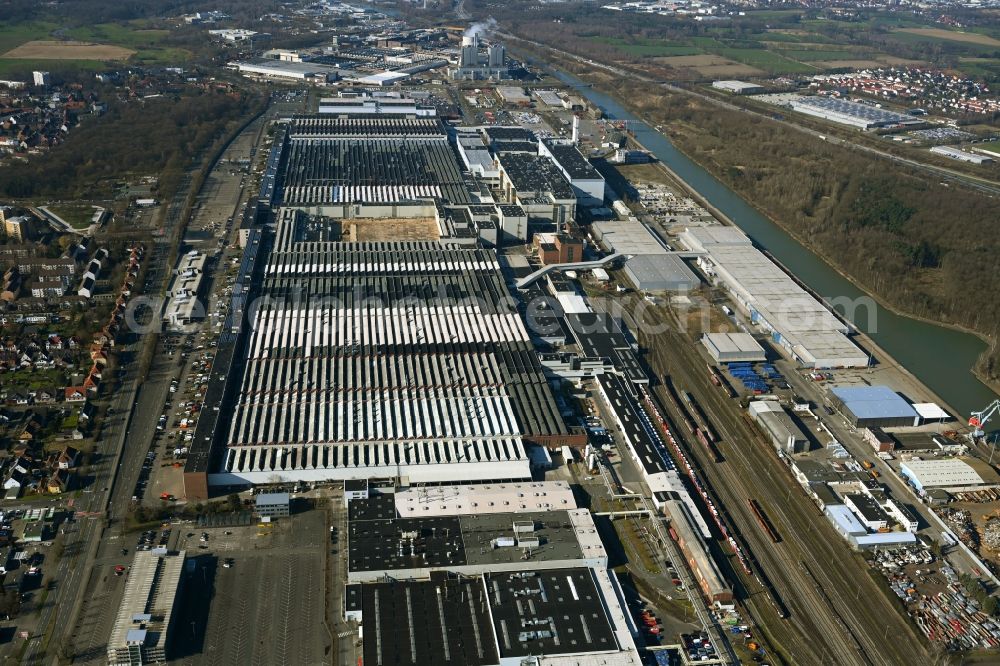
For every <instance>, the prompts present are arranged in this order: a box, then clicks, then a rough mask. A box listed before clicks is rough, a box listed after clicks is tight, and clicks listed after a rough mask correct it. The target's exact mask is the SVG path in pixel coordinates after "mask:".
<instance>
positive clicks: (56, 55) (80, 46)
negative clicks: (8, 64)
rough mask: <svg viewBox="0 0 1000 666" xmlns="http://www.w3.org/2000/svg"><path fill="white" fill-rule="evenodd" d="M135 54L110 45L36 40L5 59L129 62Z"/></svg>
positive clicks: (6, 54)
mask: <svg viewBox="0 0 1000 666" xmlns="http://www.w3.org/2000/svg"><path fill="white" fill-rule="evenodd" d="M134 54H135V51H133V50H132V49H127V48H124V47H122V46H111V45H108V44H91V43H88V42H68V41H67V42H62V41H52V40H35V41H31V42H25V43H24V44H21V45H20V46H18V47H16V48H13V49H11V50H10V51H7V53H5V54H3V57H4V58H16V59H23V60H128V59H129V58H130V57H131V56H132V55H134Z"/></svg>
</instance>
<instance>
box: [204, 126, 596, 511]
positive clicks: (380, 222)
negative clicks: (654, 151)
mask: <svg viewBox="0 0 1000 666" xmlns="http://www.w3.org/2000/svg"><path fill="white" fill-rule="evenodd" d="M498 136H499V135H498ZM273 150H274V151H277V153H272V155H271V156H269V159H268V174H265V175H266V176H267V177H268V178H269V182H273V183H274V185H273V193H272V196H271V197H270V199H269V201H270V202H271V205H272V206H273V209H274V210H275V213H274V215H273V218H272V217H268V224H266V225H265V226H263V227H261V228H259V229H254V230H252V234H250V235H249V236H248V238H249V237H251V236H252V241H251V242H249V243H248V244H247V248H246V250H245V256H244V261H243V262H242V264H241V268H240V274H239V276H238V278H237V281H236V285H235V288H234V292H233V304H232V307H231V310H230V316H229V319H228V320H227V322H226V324H225V326H224V333H223V334H222V336H221V337H220V340H219V344H218V353H217V357H216V362H215V367H213V379H215V380H216V381H213V382H211V383H210V384H209V388H208V393H207V395H206V397H205V402H206V404H218V405H219V411H214V410H213V411H208V410H203V413H202V415H201V418H200V420H199V422H198V427H197V431H196V433H195V442H194V445H193V446H192V447H191V451H190V454H189V458H188V461H187V464H186V467H185V494H186V496H187V497H188V498H189V499H192V498H202V497H206V496H207V495H208V494H209V490H208V488H209V486H213V487H215V488H217V489H218V490H217V492H222V491H224V490H225V489H226V488H231V489H235V488H242V487H246V486H248V485H258V484H270V483H287V482H296V481H332V480H347V479H366V478H375V477H377V478H390V477H391V478H403V479H406V480H407V481H408V482H409V483H414V484H428V483H442V482H457V481H465V482H469V481H489V480H512V479H513V480H516V479H523V480H527V479H530V478H531V465H532V458H531V456H530V455H529V452H528V448H529V447H530V446H533V445H543V446H544V445H548V446H561V445H564V444H568V443H580V444H582V441H581V438H583V437H585V434H583V433H582V431H580V432H577V431H571V430H570V428H568V427H567V425H566V424H565V422H564V421H563V419H562V416H561V414H560V408H559V406H558V405H557V403H556V400H555V397H554V396H553V394H552V392H551V389H550V388H549V386H548V383H547V381H546V379H545V376H544V374H543V371H542V366H541V364H540V362H539V360H538V356H537V354H536V353H535V349H534V346H533V343H532V341H531V338H530V336H529V334H528V332H527V330H526V328H525V323H524V320H523V319H522V316H521V315H520V314H519V313H518V311H517V309H516V305H515V304H514V302H513V301H512V300H511V299H510V293H509V291H508V287H507V285H506V283H505V278H504V275H503V273H502V272H501V268H500V264H499V262H498V258H497V254H496V252H495V251H494V250H491V249H486V248H484V247H483V246H484V245H485V246H489V245H494V244H496V243H497V242H498V235H497V234H498V221H499V220H500V216H499V215H498V210H499V209H498V207H497V206H496V205H488V204H487V202H484V201H483V199H482V197H481V189H480V188H479V186H478V182H477V181H476V180H475V178H474V177H473V175H472V174H471V173H469V172H468V171H465V170H463V168H462V162H461V159H460V157H459V153H458V150H457V148H456V146H455V144H454V143H453V141H452V140H450V137H449V134H448V132H447V131H446V130H445V128H444V125H443V124H442V123H441V121H440V119H438V118H435V117H414V116H402V115H400V116H393V115H387V114H380V115H366V114H358V115H343V116H337V115H314V116H298V117H295V118H293V120H292V122H291V124H290V126H289V129H288V132H287V135H285V136H282V137H281V138H280V139H279V141H278V143H277V144H276V146H275V148H274V149H273ZM516 155H520V154H516ZM272 157H273V158H274V159H271V158H272ZM534 158H535V159H538V160H543V161H544V164H546V165H548V166H547V169H548V170H547V171H546V174H547V175H546V176H545V177H544V178H543V180H544V181H546V182H547V183H549V184H551V181H552V180H555V181H558V187H557V188H556V189H557V191H558V193H559V195H560V196H561V195H563V194H565V196H566V197H567V201H566V203H567V205H568V207H569V210H568V211H567V213H566V215H568V216H570V217H571V216H572V214H573V213H572V210H573V206H575V201H576V198H575V195H574V193H573V189H572V188H571V187H570V185H569V184H568V183H567V182H566V180H565V178H564V177H563V176H562V174H561V172H560V171H559V170H558V168H557V167H556V166H555V164H554V163H553V162H552V161H551V160H550V159H548V158H543V157H540V156H538V155H537V154H536V155H535V156H534ZM501 164H502V163H501ZM272 171H273V173H271V172H272ZM535 175H537V172H536V173H535V174H529V173H528V172H526V171H525V172H522V173H520V174H519V177H522V178H524V179H528V180H530V179H532V178H533V177H534V176H535ZM549 176H551V179H550V178H549ZM558 188H562V189H558ZM550 193H551V192H550ZM554 206H556V207H558V203H557V202H554V201H552V200H550V201H549V203H548V209H549V211H552V210H553V207H554ZM508 208H509V207H508ZM485 234H491V237H490V239H489V240H488V241H487V239H486V238H485V236H484V235H485ZM480 241H484V242H482V243H481V242H480ZM251 302H252V303H255V304H257V305H256V306H255V307H254V308H253V310H252V313H253V316H254V319H253V321H252V322H249V323H250V324H251V325H250V326H243V322H242V321H241V317H242V316H243V313H244V312H249V311H250V310H249V309H248V307H247V304H248V303H251ZM220 377H223V378H224V379H220ZM220 414H224V415H225V418H222V417H220Z"/></svg>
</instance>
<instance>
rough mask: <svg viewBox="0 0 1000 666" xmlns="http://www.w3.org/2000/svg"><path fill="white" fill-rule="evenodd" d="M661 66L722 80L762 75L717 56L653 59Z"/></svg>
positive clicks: (746, 66)
mask: <svg viewBox="0 0 1000 666" xmlns="http://www.w3.org/2000/svg"><path fill="white" fill-rule="evenodd" d="M653 60H654V61H655V62H657V63H658V64H661V65H669V66H670V67H674V68H685V67H686V68H690V69H694V70H695V71H696V72H698V73H699V74H701V75H702V76H709V77H716V78H723V77H726V76H751V75H755V74H763V72H762V71H761V70H759V69H757V68H756V67H751V66H750V65H744V64H742V63H738V62H736V61H734V60H730V59H728V58H723V57H722V56H718V55H711V54H708V55H692V56H668V57H664V58H653Z"/></svg>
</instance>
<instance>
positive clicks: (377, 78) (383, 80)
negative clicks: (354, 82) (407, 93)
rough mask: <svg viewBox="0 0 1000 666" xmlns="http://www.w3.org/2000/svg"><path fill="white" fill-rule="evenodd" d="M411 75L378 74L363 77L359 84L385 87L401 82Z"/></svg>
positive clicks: (403, 73) (396, 73) (398, 73)
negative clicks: (388, 84)
mask: <svg viewBox="0 0 1000 666" xmlns="http://www.w3.org/2000/svg"><path fill="white" fill-rule="evenodd" d="M409 76H410V75H409V74H406V73H405V72H378V73H377V74H369V75H368V76H362V77H360V78H359V79H358V83H367V84H370V85H376V86H384V85H386V84H387V83H393V82H395V81H399V80H400V79H405V78H408V77H409Z"/></svg>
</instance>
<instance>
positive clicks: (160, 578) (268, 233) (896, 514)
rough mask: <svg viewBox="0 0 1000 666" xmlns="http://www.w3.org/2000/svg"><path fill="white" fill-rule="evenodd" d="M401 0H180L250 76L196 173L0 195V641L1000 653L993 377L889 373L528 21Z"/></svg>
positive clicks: (657, 658)
mask: <svg viewBox="0 0 1000 666" xmlns="http://www.w3.org/2000/svg"><path fill="white" fill-rule="evenodd" d="M401 4H403V5H407V6H406V7H403V8H402V10H401V11H402V12H403V13H401V14H399V15H397V13H396V12H395V10H393V11H388V10H386V13H380V12H379V11H376V10H375V9H371V8H367V7H365V8H362V7H355V6H352V5H348V4H341V3H327V2H324V3H316V4H311V5H309V6H308V7H306V6H304V5H303V7H301V8H296V9H293V8H292V5H288V6H284V5H283V7H284V10H283V11H287V12H288V13H287V15H282V16H281V20H282V21H285V22H286V23H287V25H289V26H299V27H300V28H301V26H317V25H318V26H322V31H321V34H322V35H323V40H322V43H319V44H317V43H315V41H310V42H309V43H308V44H307V45H305V46H294V45H288V46H286V45H285V44H286V43H287V44H292V40H289V41H288V42H285V41H282V42H280V43H279V40H280V38H281V37H282V35H281V34H280V33H276V34H273V35H272V34H264V33H262V32H256V31H255V30H252V29H249V27H248V26H252V24H250V23H247V22H245V21H239V20H234V19H233V18H232V17H229V16H227V15H226V14H223V13H221V12H220V11H217V10H216V9H214V8H212V9H211V10H209V9H206V10H205V11H203V12H198V13H196V14H189V15H186V16H183V17H179V18H175V19H173V20H175V21H176V22H177V24H178V26H183V27H184V29H191V30H194V29H199V30H200V29H202V28H205V30H204V34H205V35H206V36H207V37H210V38H211V39H213V40H215V42H216V43H217V44H218V45H219V48H220V49H222V52H224V53H225V55H226V57H225V58H220V60H221V61H224V65H223V66H220V67H218V68H217V70H216V71H215V75H217V76H218V77H219V78H218V80H216V79H215V78H214V76H213V77H212V78H211V79H206V80H205V82H204V86H203V88H204V89H206V90H207V89H213V88H216V87H219V86H222V87H226V92H225V94H226V95H230V96H234V95H236V94H237V93H236V92H234V91H237V90H249V91H253V92H254V94H257V95H259V96H260V98H261V100H262V102H261V104H260V107H259V108H258V109H256V110H255V111H254V112H253V113H251V114H248V115H246V117H244V118H243V119H242V120H241V122H240V123H235V124H234V125H233V126H232V127H229V128H228V129H227V132H229V133H228V134H227V135H226V136H225V137H224V139H220V140H219V142H218V144H217V145H216V146H215V147H214V148H213V149H212V150H214V153H212V154H211V156H210V157H211V159H209V160H208V161H206V162H205V165H204V167H203V170H202V171H198V170H197V168H201V167H197V165H195V166H190V167H186V168H188V169H192V171H191V172H190V173H187V175H186V176H184V178H183V179H182V180H181V181H180V182H181V183H182V184H181V186H179V187H180V189H177V190H176V192H175V193H173V194H170V195H169V197H168V198H166V199H165V200H163V201H161V200H159V199H158V198H157V196H159V195H158V193H157V192H158V190H156V189H155V188H156V187H157V185H156V179H155V177H151V176H150V177H146V180H145V181H142V180H137V181H136V182H128V183H124V184H122V185H120V186H119V185H117V184H116V188H118V189H119V190H120V191H121V192H122V193H123V194H122V195H121V196H122V197H124V201H125V203H124V204H123V208H122V210H121V211H119V210H118V209H117V208H115V205H117V204H112V203H108V204H107V205H108V207H109V209H114V210H115V213H114V214H112V213H110V212H108V211H106V210H105V208H104V207H101V206H95V207H94V208H93V209H88V210H86V213H87V214H86V216H85V217H86V220H84V222H86V226H85V229H86V230H83V231H81V230H80V229H79V228H76V229H75V227H80V226H81V224H80V223H78V224H76V225H74V224H71V223H70V222H69V221H67V220H66V219H64V218H67V217H73V216H72V215H70V213H69V212H67V211H69V210H70V209H69V208H67V207H66V205H65V204H52V203H50V204H48V205H41V204H35V203H32V204H30V205H29V204H27V203H23V202H12V204H11V205H10V206H6V207H4V208H0V220H2V221H3V223H4V230H5V239H6V243H5V244H4V245H3V246H0V257H2V258H3V259H4V260H5V261H6V260H8V259H10V260H11V261H12V266H13V267H12V268H11V269H10V270H7V272H6V273H5V274H4V280H5V283H4V285H3V290H4V291H3V292H2V294H0V299H2V301H3V302H4V304H5V306H9V307H6V309H4V310H3V312H2V313H0V316H2V317H3V319H2V324H3V326H4V327H5V328H4V329H3V336H4V337H3V338H2V340H0V346H2V348H0V362H2V364H3V365H2V366H0V371H2V372H0V380H2V383H3V398H4V400H5V402H6V405H7V407H6V408H4V410H3V411H0V428H2V430H0V433H2V434H3V436H4V437H5V438H11V439H12V446H11V449H10V452H9V454H8V455H7V456H5V457H4V458H3V460H2V467H0V469H2V478H3V480H4V493H5V495H4V498H3V501H2V503H0V524H2V527H0V545H2V546H3V548H4V555H3V557H0V574H2V575H3V576H4V584H5V585H4V593H3V595H0V603H2V604H3V609H2V610H3V613H2V617H3V621H2V622H0V636H4V639H3V640H2V641H0V650H3V652H2V654H3V655H4V657H5V658H6V660H7V662H9V663H24V664H35V663H53V662H54V663H88V664H89V663H94V664H98V663H107V664H114V665H123V666H124V665H129V666H132V665H138V664H160V663H170V664H233V665H234V666H242V665H245V664H344V665H347V664H350V665H353V664H359V665H360V664H365V665H368V664H371V665H382V664H386V665H388V664H393V665H396V666H427V665H431V664H453V665H455V666H602V665H603V666H625V665H634V666H640V665H643V664H663V665H680V664H694V663H697V664H727V665H732V666H736V665H737V664H752V663H766V664H821V663H834V664H848V665H854V664H858V665H862V666H863V665H886V666H891V665H898V664H931V663H952V661H950V660H955V661H954V663H959V661H960V660H962V659H965V658H970V659H971V660H972V661H970V662H969V663H989V662H990V660H991V659H992V660H995V659H996V658H997V654H1000V652H998V650H1000V616H998V604H997V601H996V596H995V595H996V594H997V592H998V590H1000V579H998V577H997V572H998V571H1000V474H998V471H997V467H996V466H995V465H994V463H995V462H997V463H1000V460H998V461H994V460H993V446H994V445H995V438H994V433H993V432H992V430H993V429H994V428H995V427H996V424H997V423H998V422H1000V416H998V415H1000V399H998V400H994V401H993V402H992V403H991V404H978V403H977V404H976V405H974V410H969V408H968V405H965V404H962V405H961V406H959V407H956V406H955V405H954V404H951V403H950V402H949V398H948V397H947V396H942V395H940V394H938V393H937V392H936V391H935V390H934V389H932V388H931V387H929V386H928V385H926V384H925V383H923V382H922V381H921V380H920V379H918V378H917V377H916V376H915V375H914V374H911V372H909V371H908V369H907V368H906V360H905V359H895V358H892V357H890V355H889V354H888V353H887V352H886V351H884V350H883V349H882V348H881V347H880V346H879V344H878V342H877V341H876V340H875V339H874V337H873V336H871V335H870V333H871V332H872V331H871V330H870V329H869V328H865V327H864V326H863V325H862V324H861V323H860V320H859V319H858V317H857V312H854V311H851V309H850V307H845V306H844V304H843V303H842V302H836V299H835V298H833V297H832V295H831V294H827V293H820V291H819V290H818V289H817V288H816V287H815V286H813V285H811V284H810V283H809V282H808V281H806V280H804V279H803V278H801V277H800V276H798V275H796V273H795V272H794V269H793V268H790V267H789V266H786V265H785V264H784V263H782V262H781V261H780V259H779V257H778V256H777V255H776V253H775V251H774V250H773V249H772V248H769V247H766V246H764V245H762V244H761V243H760V242H758V240H757V239H756V238H755V232H754V230H753V229H752V228H751V227H749V226H748V227H747V228H743V227H742V226H741V220H740V219H731V218H730V217H729V216H728V215H727V214H726V213H724V212H723V211H722V210H720V208H718V207H717V206H716V205H715V204H714V203H713V202H712V201H711V200H709V199H707V198H705V197H704V196H703V195H702V194H701V193H699V192H698V191H696V189H695V188H694V187H692V185H691V184H690V183H688V182H686V181H685V180H684V179H683V178H682V177H681V176H680V175H678V173H676V172H675V171H674V170H673V169H672V168H671V165H670V164H668V163H664V162H666V157H665V155H666V153H663V154H660V153H659V151H658V150H657V147H656V146H657V144H655V142H651V141H649V140H648V139H649V136H650V135H652V134H654V133H655V132H654V130H653V128H650V127H646V126H643V127H639V123H638V121H634V120H631V119H626V118H615V117H613V114H611V113H609V111H608V110H607V108H602V104H603V102H602V100H601V98H600V97H599V96H598V94H597V93H595V92H594V91H593V90H591V89H590V88H589V87H588V86H587V85H586V84H582V83H580V82H579V81H575V80H574V79H572V77H568V76H562V75H560V76H555V75H553V72H552V71H551V69H550V68H549V67H548V65H546V64H544V63H541V62H539V61H538V60H537V57H538V56H537V53H533V54H532V55H530V56H529V55H528V54H526V53H523V52H521V51H519V48H518V46H517V44H518V43H521V45H522V46H523V41H522V40H516V39H513V38H510V39H508V38H509V37H510V36H509V35H506V34H504V33H503V32H502V31H501V30H500V29H499V28H498V27H497V26H496V25H495V24H494V23H493V22H491V21H484V22H480V23H476V22H474V21H472V19H471V17H469V16H468V15H466V14H465V13H464V9H463V8H462V4H463V3H458V5H459V6H458V8H457V9H454V8H449V9H448V11H449V12H451V11H456V12H458V15H459V17H460V18H461V20H460V21H459V25H448V26H444V25H441V26H439V27H437V26H436V27H428V26H427V25H426V24H427V23H429V21H427V20H425V19H421V18H419V17H420V16H421V14H420V13H419V12H421V11H430V10H428V8H427V3H424V6H423V7H422V8H421V7H419V6H418V5H419V3H401ZM432 4H433V5H439V4H440V3H432ZM659 5H662V3H658V4H657V3H618V4H613V5H609V6H607V7H604V8H603V11H606V12H614V13H619V12H624V13H649V14H657V13H663V12H666V13H667V14H678V15H684V14H686V13H687V10H684V11H680V10H678V9H677V8H676V7H672V8H666V7H665V6H663V7H660V6H659ZM692 7H694V11H695V12H696V13H697V11H698V10H697V8H696V7H695V6H694V5H692ZM220 9H225V8H224V7H222V8H220ZM432 9H433V8H432ZM439 9H440V8H439ZM712 11H713V12H714V11H715V10H714V9H713V10H712ZM706 12H707V10H706ZM414 13H416V14H414ZM710 13H712V12H707V14H710ZM707 14H706V15H707ZM403 16H408V17H409V16H416V17H417V18H413V19H412V20H411V19H404V18H402V17H403ZM453 18H454V17H453ZM268 20H274V21H275V24H277V23H279V21H277V20H276V19H274V16H270V15H269V19H268ZM329 26H335V27H333V28H330V27H329ZM209 28H210V29H209ZM290 30H291V29H290ZM310 30H311V31H312V32H313V33H317V29H316V28H315V27H309V28H308V29H303V32H290V33H289V34H292V35H294V36H295V37H302V35H303V34H305V33H308V32H309V31H310ZM305 41H306V40H303V42H305ZM36 73H37V74H39V75H40V78H39V79H38V80H36V81H33V83H34V84H35V86H36V87H41V88H48V87H50V86H56V85H58V84H57V83H53V82H52V81H51V80H50V79H48V78H46V76H43V75H46V73H45V72H36ZM164 75H165V76H166V74H164ZM169 75H170V76H175V75H176V73H175V72H171V73H169ZM108 76H109V77H111V74H108ZM115 76H118V75H117V74H116V75H115ZM199 76H200V75H199ZM829 76H830V77H840V78H837V79H836V80H837V81H840V82H841V83H842V84H845V85H846V83H844V82H845V81H848V82H849V81H853V79H851V78H850V77H848V76H846V75H841V74H830V75H829ZM192 77H193V78H194V79H195V80H197V76H195V75H194V74H193V73H192ZM127 78H128V77H126V79H127ZM112 80H115V79H114V77H111V78H109V81H112ZM129 80H132V79H129ZM8 83H9V82H8ZM14 83H16V82H14ZM192 83H193V82H192ZM825 84H826V80H824V81H823V82H822V84H821V85H825ZM129 85H132V84H129ZM706 85H707V84H706ZM711 88H712V89H713V90H715V91H717V92H718V93H721V94H724V95H727V96H739V97H757V98H759V99H761V100H764V101H765V103H767V104H770V105H771V106H775V105H777V106H781V107H786V108H788V109H789V110H791V111H794V112H795V113H797V114H804V115H808V116H809V117H810V118H813V119H816V120H817V121H823V122H832V123H837V124H843V125H847V126H851V127H854V128H858V129H861V130H873V129H877V128H885V127H889V126H899V125H904V126H906V125H908V124H909V123H912V121H913V119H914V116H913V115H912V114H908V113H897V112H896V111H892V110H888V109H883V108H876V107H875V106H872V105H867V104H859V103H857V102H854V101H849V100H845V99H840V98H839V97H840V96H839V95H827V94H810V95H799V94H791V93H789V92H787V91H776V90H774V89H772V88H771V87H767V86H762V85H760V84H758V83H748V82H743V81H737V80H732V79H728V78H727V79H722V78H720V79H718V80H715V81H714V82H713V83H712V84H711ZM53 100H55V101H53V102H52V104H56V103H57V102H58V101H59V100H60V97H59V93H58V92H56V93H53ZM92 103H93V102H92ZM227 127H228V126H227ZM656 129H659V128H656ZM220 136H221V134H220ZM823 140H826V138H825V137H823ZM51 150H52V151H53V152H55V151H57V150H58V146H52V147H51ZM934 151H935V153H936V154H939V155H942V156H944V157H949V158H952V159H955V160H964V161H967V162H971V163H975V164H977V165H978V164H981V163H983V161H984V160H985V159H989V158H988V157H986V154H985V153H983V152H975V151H972V152H967V151H965V150H960V149H957V148H951V147H946V146H938V147H935V148H934ZM36 158H37V156H36V155H30V156H28V157H25V158H24V159H25V160H27V161H28V163H30V160H32V159H36ZM661 160H663V161H662V162H661ZM196 162H197V160H196ZM196 167H197V168H196ZM192 174H197V175H192ZM184 188H191V189H190V194H188V190H185V189H184ZM116 216H118V217H122V218H123V219H124V222H123V221H120V220H117V219H116ZM116 225H117V226H116ZM61 235H65V236H66V237H67V238H70V239H71V241H72V242H69V241H67V242H61V241H59V240H56V239H58V238H60V236H61ZM44 239H48V240H47V241H46V240H44ZM53 240H55V243H54V244H53V245H52V246H51V247H52V248H53V254H58V253H57V252H56V250H57V249H58V248H59V247H60V246H64V249H65V253H63V254H60V258H59V259H44V260H43V259H38V258H33V257H32V256H31V252H32V251H33V250H30V246H29V242H37V243H42V242H48V243H52V242H53ZM817 261H818V259H817ZM22 266H23V268H22ZM22 283H25V284H28V285H31V286H30V287H26V289H27V290H28V291H29V292H30V293H32V297H31V298H32V300H31V302H28V298H27V297H26V296H24V297H22V294H23V293H24V292H22V287H21V285H22ZM35 289H37V290H39V291H38V294H37V295H36V294H35ZM57 292H58V293H57ZM153 297H155V298H153ZM46 299H48V300H46ZM57 302H58V307H60V308H62V309H61V310H58V311H57V312H54V313H45V314H41V313H40V311H35V310H30V307H32V306H38V307H39V308H41V307H43V306H44V307H50V306H51V307H56V304H57ZM104 308H106V309H104ZM81 312H82V313H84V314H83V315H79V314H78V313H81ZM106 312H108V313H109V314H105V313H106ZM95 313H100V317H99V318H98V317H97V314H95ZM26 317H31V319H30V320H29V319H27V318H26ZM67 320H69V321H73V322H76V323H78V324H79V326H81V327H89V328H94V329H98V330H99V332H98V333H94V332H93V331H91V330H88V331H87V332H86V335H85V336H84V335H83V333H76V332H75V330H74V332H70V331H68V330H67V329H66V327H65V326H62V323H63V322H65V321H67ZM8 326H17V327H18V328H17V329H16V330H17V331H18V334H17V335H14V334H13V333H12V334H10V335H9V336H8V331H7V328H6V327H8ZM29 327H30V330H29ZM11 330H14V329H11ZM942 353H945V350H942ZM78 357H79V358H78ZM78 363H80V364H81V365H80V366H78V365H77V364H78ZM79 370H83V371H84V372H82V373H81V372H79ZM30 373H36V374H30ZM58 373H64V374H58ZM63 376H65V377H66V380H67V381H66V383H67V386H66V387H65V388H64V387H62V386H54V385H53V386H51V387H50V386H49V382H52V383H53V384H54V383H55V382H56V379H54V378H55V377H63ZM25 377H29V378H28V379H24V378H25ZM40 378H42V379H44V380H45V381H42V379H40ZM54 405H58V407H56V406H54ZM57 409H58V410H61V411H58V414H59V415H60V416H59V418H58V420H57V419H56V416H55V414H56V412H57ZM970 411H971V414H970ZM13 440H16V443H14V442H13ZM53 442H58V444H53Z"/></svg>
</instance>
